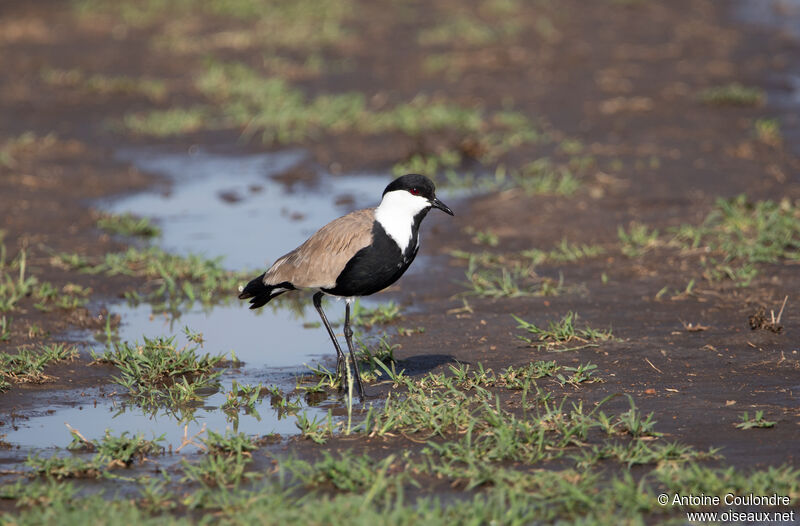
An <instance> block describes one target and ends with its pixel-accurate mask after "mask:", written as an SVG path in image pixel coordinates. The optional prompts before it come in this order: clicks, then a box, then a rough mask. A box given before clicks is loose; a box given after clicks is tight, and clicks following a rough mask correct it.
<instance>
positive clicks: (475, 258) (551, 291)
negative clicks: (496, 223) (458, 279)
mask: <svg viewBox="0 0 800 526" xmlns="http://www.w3.org/2000/svg"><path fill="white" fill-rule="evenodd" d="M466 256H467V258H468V259H467V270H466V272H465V273H464V274H465V276H466V277H467V281H466V283H465V285H466V287H467V288H468V294H474V295H476V296H483V297H489V298H517V297H522V296H557V295H559V294H560V293H561V292H562V290H563V285H564V284H563V280H562V279H561V278H559V280H557V281H556V280H553V279H550V278H546V277H540V276H538V275H537V274H536V272H535V271H534V269H533V267H532V266H531V265H521V264H518V263H516V262H512V263H511V264H510V265H507V266H503V265H502V264H498V263H499V262H498V261H497V260H495V259H494V258H492V257H490V258H488V259H487V258H485V257H482V256H480V255H475V254H466Z"/></svg>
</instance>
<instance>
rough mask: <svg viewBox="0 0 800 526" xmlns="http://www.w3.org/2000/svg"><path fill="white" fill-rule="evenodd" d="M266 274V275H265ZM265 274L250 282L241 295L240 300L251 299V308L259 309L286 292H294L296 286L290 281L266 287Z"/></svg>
mask: <svg viewBox="0 0 800 526" xmlns="http://www.w3.org/2000/svg"><path fill="white" fill-rule="evenodd" d="M264 274H266V273H264ZM264 274H261V275H260V276H259V277H257V278H255V279H252V280H250V283H248V284H247V286H246V287H245V288H243V289H242V291H241V292H240V293H239V299H240V300H246V299H247V298H250V308H251V309H257V308H259V307H263V306H264V305H266V304H267V303H268V302H269V300H271V299H272V298H277V297H278V296H280V295H281V294H283V293H284V292H289V291H290V290H294V285H292V284H291V283H289V282H288V281H284V282H283V283H279V284H277V285H265V284H264Z"/></svg>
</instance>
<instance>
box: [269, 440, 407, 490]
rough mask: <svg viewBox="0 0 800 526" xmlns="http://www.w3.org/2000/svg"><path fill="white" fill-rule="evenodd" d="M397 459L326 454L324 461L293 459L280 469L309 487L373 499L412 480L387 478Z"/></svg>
mask: <svg viewBox="0 0 800 526" xmlns="http://www.w3.org/2000/svg"><path fill="white" fill-rule="evenodd" d="M396 460H397V457H396V456H395V455H388V456H386V457H385V458H383V459H381V460H375V459H373V458H372V457H370V456H369V455H367V454H361V455H356V454H355V453H353V452H352V451H349V450H348V451H344V452H342V453H340V454H338V455H335V456H334V455H332V454H331V453H329V452H328V451H323V452H322V458H321V459H320V460H317V461H315V462H308V461H305V460H300V459H292V458H290V459H287V460H285V461H283V462H281V464H280V468H281V469H282V470H285V471H286V472H287V473H288V474H289V475H291V476H292V477H293V478H294V479H296V480H298V481H299V482H300V483H302V484H303V486H305V487H306V488H320V489H327V488H334V489H336V490H337V491H340V492H343V493H370V494H371V495H372V496H373V497H374V498H383V497H385V496H386V495H387V494H388V493H391V490H392V489H394V490H395V491H397V489H398V488H401V487H402V485H403V484H404V483H405V482H406V481H408V480H411V477H410V476H409V475H405V476H403V475H400V476H397V475H395V476H389V475H388V472H389V470H390V469H391V467H392V464H393V463H394V462H395V461H396Z"/></svg>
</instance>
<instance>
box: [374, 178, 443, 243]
mask: <svg viewBox="0 0 800 526" xmlns="http://www.w3.org/2000/svg"><path fill="white" fill-rule="evenodd" d="M430 206H431V204H430V202H429V201H428V200H427V199H426V198H424V197H422V196H419V195H411V194H410V193H408V192H406V191H405V190H395V191H394V192H389V193H387V194H386V195H384V196H383V200H382V201H381V204H380V205H379V206H378V208H377V209H376V210H375V219H376V220H377V221H378V222H379V223H380V224H381V226H382V227H383V229H384V230H385V231H386V233H387V234H389V236H390V237H391V238H392V239H394V241H395V242H396V243H397V246H398V247H400V250H401V251H402V252H405V250H406V248H407V247H408V243H409V242H410V241H411V237H412V232H411V227H412V226H413V224H414V216H416V215H417V214H419V213H420V212H422V211H423V210H425V209H426V208H430Z"/></svg>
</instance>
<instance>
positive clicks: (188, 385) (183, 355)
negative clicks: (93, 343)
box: [93, 336, 224, 408]
mask: <svg viewBox="0 0 800 526" xmlns="http://www.w3.org/2000/svg"><path fill="white" fill-rule="evenodd" d="M197 349H198V347H196V346H186V347H183V348H178V347H176V345H175V337H174V336H173V337H170V338H163V337H158V338H153V339H150V338H147V337H144V338H143V343H141V344H139V343H133V344H131V343H128V342H120V343H111V348H110V349H107V350H106V351H105V352H104V353H103V354H102V355H95V354H94V353H93V356H94V358H95V361H96V362H97V363H105V364H110V365H113V366H115V367H116V368H117V369H118V370H119V372H120V375H119V376H115V377H113V380H114V382H116V383H117V384H119V385H122V386H123V387H125V388H127V389H128V394H129V395H130V396H131V397H132V398H133V399H134V400H135V401H136V403H137V404H139V405H142V406H143V407H146V408H147V407H160V406H168V407H176V406H184V405H186V404H190V403H193V402H197V401H199V400H202V399H203V398H204V397H205V396H207V395H208V394H210V393H212V392H214V391H215V390H216V389H217V388H218V387H219V382H218V378H219V376H220V375H221V374H222V371H221V370H219V366H220V365H221V364H222V361H223V360H224V356H221V355H218V356H211V355H210V354H208V353H206V354H205V355H200V354H198V352H197Z"/></svg>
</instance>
